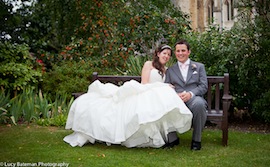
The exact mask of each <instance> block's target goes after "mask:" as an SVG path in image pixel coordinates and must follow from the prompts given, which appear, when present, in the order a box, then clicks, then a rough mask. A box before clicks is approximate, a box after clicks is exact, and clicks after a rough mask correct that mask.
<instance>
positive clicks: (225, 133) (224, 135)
mask: <svg viewBox="0 0 270 167" xmlns="http://www.w3.org/2000/svg"><path fill="white" fill-rule="evenodd" d="M222 145H223V146H227V145H228V128H227V129H226V128H224V129H223V130H222Z"/></svg>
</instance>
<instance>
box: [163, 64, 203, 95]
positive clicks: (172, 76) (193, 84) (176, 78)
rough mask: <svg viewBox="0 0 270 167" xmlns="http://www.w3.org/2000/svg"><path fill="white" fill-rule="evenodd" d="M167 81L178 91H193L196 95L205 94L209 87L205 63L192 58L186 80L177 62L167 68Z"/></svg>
mask: <svg viewBox="0 0 270 167" xmlns="http://www.w3.org/2000/svg"><path fill="white" fill-rule="evenodd" d="M165 83H170V84H172V85H174V86H175V91H176V92H177V93H181V92H183V91H186V92H188V91H191V92H192V93H193V94H194V95H195V96H203V95H204V94H205V93H206V92H207V89H208V83H207V76H206V71H205V68H204V65H203V64H202V63H199V62H195V61H191V60H190V64H189V69H188V74H187V79H186V81H184V78H183V76H182V74H181V71H180V68H179V66H178V63H175V64H174V65H173V66H171V67H169V68H168V69H167V71H166V79H165Z"/></svg>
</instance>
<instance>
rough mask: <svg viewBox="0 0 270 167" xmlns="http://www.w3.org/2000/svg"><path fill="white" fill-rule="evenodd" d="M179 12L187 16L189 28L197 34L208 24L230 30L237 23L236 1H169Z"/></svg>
mask: <svg viewBox="0 0 270 167" xmlns="http://www.w3.org/2000/svg"><path fill="white" fill-rule="evenodd" d="M171 1H172V3H173V4H174V5H175V6H177V7H179V8H180V10H181V11H183V12H184V13H186V14H188V15H189V16H190V20H191V26H192V28H193V29H194V30H197V31H199V32H202V31H204V30H205V29H206V28H207V27H208V26H209V25H210V24H215V25H218V26H219V27H220V28H222V29H230V28H231V27H232V26H233V24H234V22H235V21H237V20H236V19H235V16H236V15H237V8H235V6H236V5H235V3H236V1H237V0H171Z"/></svg>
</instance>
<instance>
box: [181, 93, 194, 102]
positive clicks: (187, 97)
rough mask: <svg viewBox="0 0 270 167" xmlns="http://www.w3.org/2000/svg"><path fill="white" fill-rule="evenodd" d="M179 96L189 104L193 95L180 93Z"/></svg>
mask: <svg viewBox="0 0 270 167" xmlns="http://www.w3.org/2000/svg"><path fill="white" fill-rule="evenodd" d="M178 96H179V97H180V98H181V99H182V100H183V101H184V102H187V101H189V99H191V97H192V95H191V93H190V92H186V91H184V92H182V93H178Z"/></svg>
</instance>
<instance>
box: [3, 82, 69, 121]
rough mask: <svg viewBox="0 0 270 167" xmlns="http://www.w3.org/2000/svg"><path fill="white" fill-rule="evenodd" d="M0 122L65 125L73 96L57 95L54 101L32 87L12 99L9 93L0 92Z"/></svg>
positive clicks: (26, 88) (24, 89)
mask: <svg viewBox="0 0 270 167" xmlns="http://www.w3.org/2000/svg"><path fill="white" fill-rule="evenodd" d="M0 100H1V102H0V105H1V106H0V111H1V114H0V122H1V123H5V124H11V123H13V124H14V125H17V124H18V123H25V122H27V123H28V124H29V123H31V122H35V121H36V122H37V123H38V124H40V125H46V126H48V125H53V126H64V125H65V123H66V119H67V115H68V111H69V109H70V106H71V104H72V102H73V101H74V99H73V98H71V99H70V98H68V95H67V94H62V95H56V97H55V100H54V101H53V102H52V100H51V99H50V98H47V95H46V94H44V95H43V94H42V92H41V91H39V92H36V91H35V89H33V88H30V87H25V88H23V91H22V92H21V93H20V94H19V95H17V96H15V97H13V98H12V99H10V96H9V94H8V93H5V92H1V94H0Z"/></svg>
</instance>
